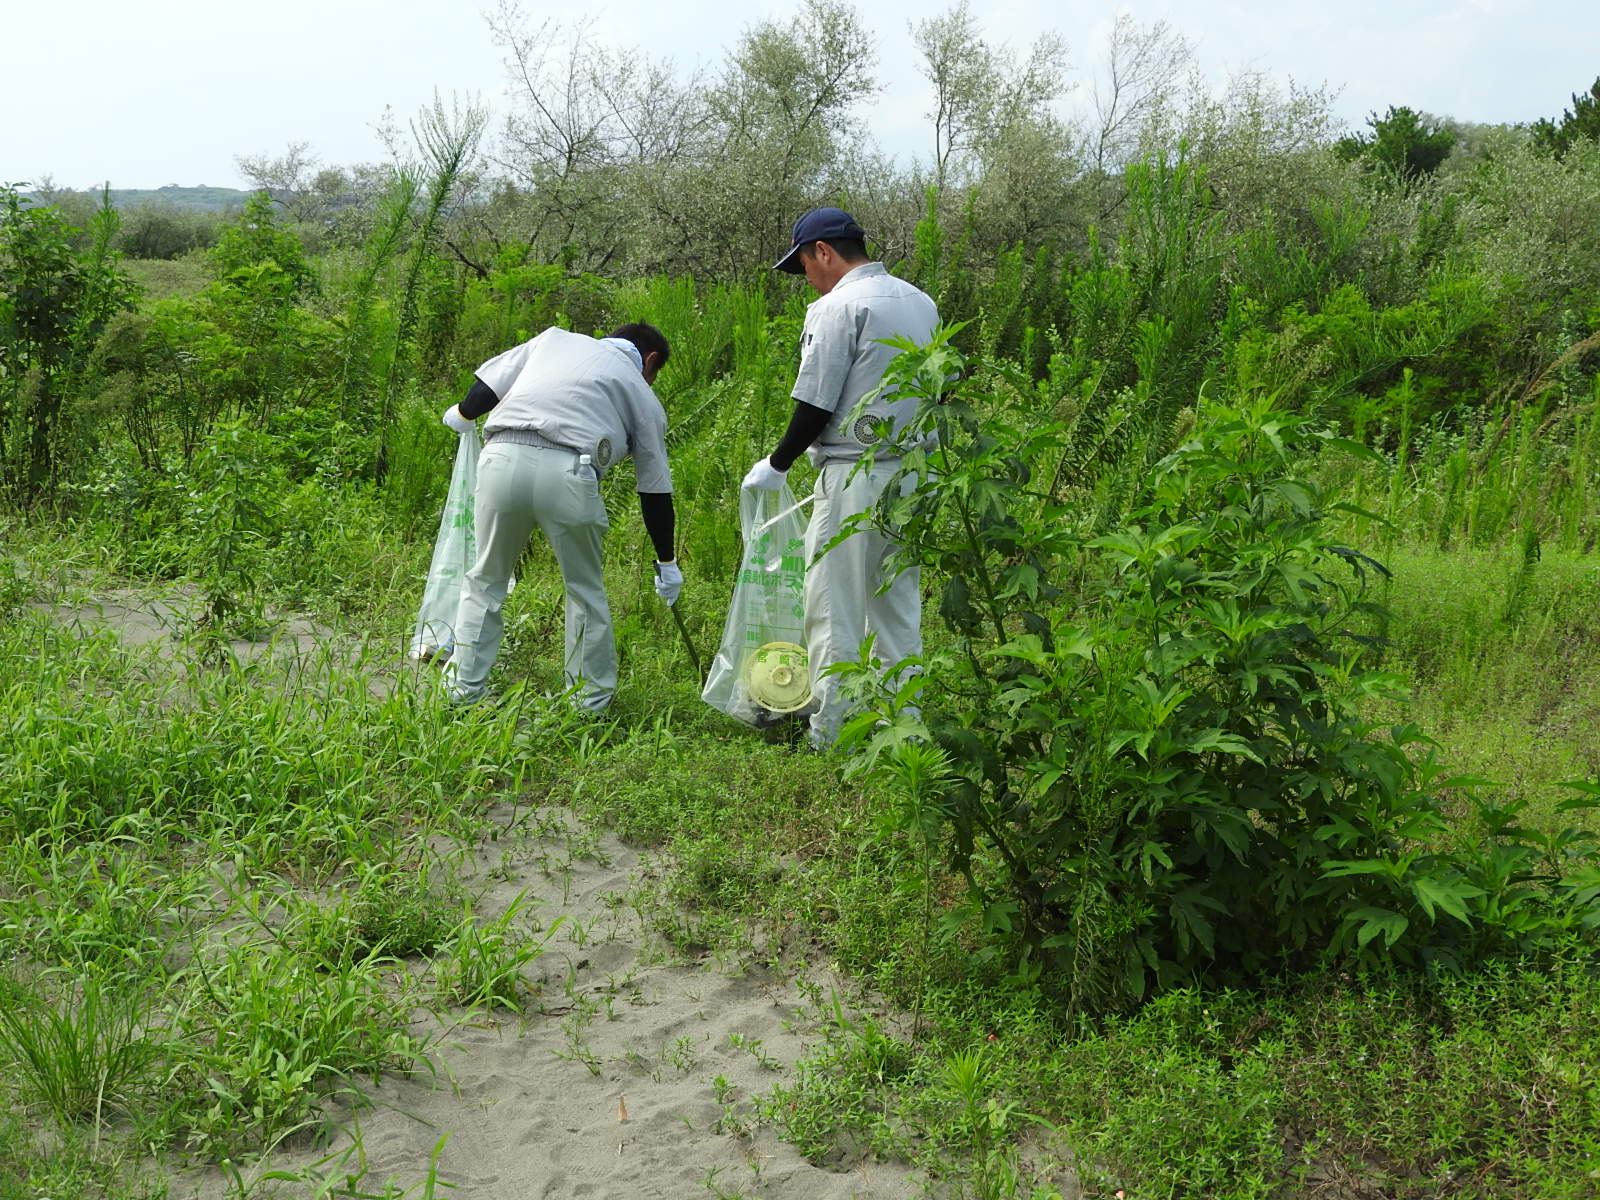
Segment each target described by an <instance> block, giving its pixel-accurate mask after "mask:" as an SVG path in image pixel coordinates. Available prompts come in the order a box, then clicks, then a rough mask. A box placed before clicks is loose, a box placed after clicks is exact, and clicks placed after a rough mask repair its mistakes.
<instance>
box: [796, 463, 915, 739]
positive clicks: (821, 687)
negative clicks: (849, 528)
mask: <svg viewBox="0 0 1600 1200" xmlns="http://www.w3.org/2000/svg"><path fill="white" fill-rule="evenodd" d="M855 465H856V464H855V463H853V462H830V463H828V464H826V465H825V466H824V467H823V468H822V470H821V471H819V472H818V473H817V487H816V500H815V501H814V502H813V505H812V509H811V523H810V525H808V526H807V527H806V563H807V567H806V586H805V611H806V615H805V633H806V657H807V659H808V661H809V663H810V666H811V695H812V698H813V700H814V702H815V703H816V705H817V707H816V709H815V711H814V712H813V713H812V714H811V735H810V736H811V742H812V744H813V745H815V746H818V747H820V748H824V749H825V748H827V747H829V746H831V745H833V743H834V742H835V741H837V740H838V737H839V730H840V729H841V728H842V727H843V725H844V722H845V719H846V717H847V716H848V715H849V711H848V705H847V704H846V703H845V702H844V700H843V698H842V697H841V696H840V694H839V677H838V676H836V675H824V674H823V673H822V672H823V671H825V670H826V669H827V668H828V667H830V666H832V665H833V664H834V663H837V662H853V661H856V660H857V659H858V658H859V656H860V653H861V642H862V640H863V639H864V638H865V637H866V636H867V634H869V633H870V634H873V635H875V639H874V642H873V650H872V653H873V656H874V657H876V658H877V659H879V660H880V661H881V662H883V664H884V665H885V666H888V667H892V666H893V665H894V664H895V663H897V662H899V661H900V660H901V659H903V658H909V657H910V656H912V655H914V654H921V653H922V590H921V571H920V570H919V569H918V568H916V567H912V568H910V569H908V570H906V571H903V572H902V573H901V574H900V575H898V576H896V577H895V580H894V582H893V583H892V584H891V585H890V586H889V589H888V591H886V592H883V593H882V594H880V593H879V590H878V589H879V588H880V587H881V586H882V585H883V582H884V578H885V572H884V563H885V561H886V560H887V558H888V557H889V554H890V552H891V551H892V550H894V548H895V546H896V544H897V543H895V542H894V541H892V540H891V539H889V538H886V537H884V536H883V535H882V534H881V533H879V532H878V531H876V530H872V529H863V530H861V531H860V532H858V533H855V534H853V535H852V536H850V537H848V538H846V539H845V540H844V541H842V542H840V543H839V544H838V545H837V546H835V547H834V548H833V549H832V550H829V551H828V552H827V553H826V554H824V555H823V556H822V557H821V558H820V559H817V557H816V555H817V551H818V550H820V549H822V547H824V546H826V545H827V544H828V543H829V542H830V541H831V540H832V539H833V538H834V536H835V535H837V534H838V532H839V530H840V528H841V527H842V526H843V524H844V521H845V519H846V518H847V517H850V516H851V515H853V514H855V513H859V512H866V511H867V510H868V509H870V508H872V507H873V506H874V505H875V504H877V502H878V497H879V496H880V495H882V494H883V489H884V486H885V485H886V484H887V483H888V482H889V477H890V476H891V475H893V474H894V473H895V471H896V470H897V469H898V468H899V465H900V464H899V463H898V462H894V461H888V462H883V463H880V464H878V465H877V466H875V467H874V468H873V469H872V470H871V471H859V472H857V473H856V475H855V477H854V478H850V473H851V471H852V470H853V469H854V468H855Z"/></svg>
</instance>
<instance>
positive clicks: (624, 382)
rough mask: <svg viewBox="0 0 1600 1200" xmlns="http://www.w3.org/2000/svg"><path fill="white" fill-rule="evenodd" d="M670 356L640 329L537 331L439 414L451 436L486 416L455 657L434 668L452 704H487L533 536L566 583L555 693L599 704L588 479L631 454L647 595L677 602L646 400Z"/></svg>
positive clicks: (596, 483) (612, 667) (600, 607)
mask: <svg viewBox="0 0 1600 1200" xmlns="http://www.w3.org/2000/svg"><path fill="white" fill-rule="evenodd" d="M669 352H670V351H669V347H668V345H667V339H666V338H665V337H663V336H662V335H661V331H660V330H658V329H656V328H655V327H654V326H653V325H645V324H631V325H624V326H622V327H621V328H620V329H617V330H615V331H614V332H613V333H612V334H611V335H610V336H608V337H604V338H592V337H585V336H584V335H583V334H580V333H569V332H567V331H566V330H564V329H556V328H550V329H546V330H545V331H544V332H543V333H541V334H539V335H538V336H537V337H535V338H533V339H531V340H529V341H526V342H524V343H522V345H520V346H516V347H514V348H513V349H511V350H507V351H506V352H505V353H504V354H501V355H498V356H496V357H495V358H491V359H490V360H489V361H488V362H486V363H484V364H483V366H481V367H479V368H478V369H477V371H476V372H474V374H475V375H476V379H475V380H474V382H473V384H472V387H471V389H470V390H469V391H468V392H467V395H466V398H465V399H463V400H462V401H461V403H460V404H457V405H454V406H452V407H451V408H450V410H449V411H448V412H446V413H445V414H444V423H445V424H446V425H448V426H449V427H450V428H451V429H454V430H456V431H457V432H458V433H462V432H465V431H466V430H468V429H470V428H471V427H472V422H473V420H474V419H475V418H477V417H479V416H481V415H483V414H484V413H490V414H491V415H490V417H489V419H488V420H487V421H486V422H484V446H483V453H482V455H481V456H480V457H479V459H478V490H477V494H476V498H475V512H474V529H475V532H476V535H477V553H478V559H477V562H476V563H474V564H473V566H472V568H471V570H469V571H468V572H467V574H466V578H465V579H464V580H463V582H462V587H461V603H460V607H459V608H458V609H457V613H456V628H455V643H456V647H455V653H454V655H453V656H452V657H451V659H450V662H449V665H448V666H447V667H446V669H445V687H446V689H447V690H448V691H449V693H450V698H451V700H452V701H453V702H455V703H458V704H473V703H476V702H477V701H479V700H481V699H483V697H484V696H485V695H486V694H487V686H486V684H487V680H488V678H489V668H490V667H492V666H493V665H494V660H495V657H496V655H498V654H499V652H500V635H501V631H502V622H501V617H500V607H501V605H502V604H504V603H505V598H506V589H507V586H508V585H509V583H510V581H511V573H512V571H513V569H514V568H515V567H516V565H517V559H518V558H519V557H520V556H521V554H522V551H523V549H524V548H525V547H526V546H527V544H528V538H529V536H530V535H531V534H532V532H533V527H534V526H535V525H537V526H538V527H539V528H540V529H542V530H543V531H544V535H545V537H547V538H549V539H550V545H551V548H552V549H554V550H555V555H556V563H557V564H558V565H559V566H560V568H561V581H562V583H563V584H565V585H566V593H567V602H566V680H567V686H568V687H569V688H575V689H576V703H577V705H578V707H580V708H582V709H584V710H586V711H588V712H591V713H600V712H604V711H605V709H606V706H607V705H609V704H610V703H611V696H612V693H613V692H614V691H615V690H616V686H617V650H616V643H615V641H614V640H613V638H612V634H611V607H610V605H609V604H608V603H607V601H606V589H605V582H604V579H603V578H602V576H601V570H600V543H601V538H602V537H603V535H604V534H605V531H606V527H607V525H608V521H607V519H606V509H605V505H604V504H603V503H602V502H601V499H600V480H601V478H602V477H603V476H604V475H605V473H606V471H608V470H609V469H610V468H611V467H612V466H614V465H615V464H616V463H617V462H620V461H621V460H622V459H624V458H626V457H627V456H628V455H630V454H631V455H633V462H634V473H635V475H636V477H637V481H638V483H637V486H638V491H639V509H640V512H641V513H642V514H643V516H644V527H645V531H646V533H648V534H649V536H650V541H651V543H652V545H653V546H654V548H655V553H656V579H655V588H656V595H657V596H659V597H661V599H662V600H664V601H665V602H666V603H667V604H669V605H670V604H672V602H673V601H675V600H676V599H677V598H678V590H679V589H680V588H681V587H682V586H683V572H682V571H681V570H679V568H678V564H677V562H676V561H675V559H674V556H673V547H672V542H673V524H674V516H673V508H672V475H671V474H670V472H669V471H668V469H667V443H666V434H667V414H666V412H665V410H664V409H663V408H662V407H661V402H660V401H659V400H657V399H656V396H655V393H654V392H653V391H651V390H650V389H651V385H652V384H653V383H655V379H656V373H657V372H658V371H660V370H661V368H662V367H663V366H664V365H665V364H666V361H667V355H668V353H669Z"/></svg>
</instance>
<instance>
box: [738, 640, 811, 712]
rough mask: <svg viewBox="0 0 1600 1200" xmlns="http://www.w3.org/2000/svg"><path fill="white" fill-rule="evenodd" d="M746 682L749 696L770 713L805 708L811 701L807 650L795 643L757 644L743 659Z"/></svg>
mask: <svg viewBox="0 0 1600 1200" xmlns="http://www.w3.org/2000/svg"><path fill="white" fill-rule="evenodd" d="M744 683H745V689H746V690H747V691H748V692H749V693H750V699H751V700H752V701H754V702H755V703H756V704H759V705H760V706H761V707H762V708H764V709H766V710H767V711H769V712H775V713H786V712H794V711H795V710H796V709H799V708H804V707H805V706H806V704H807V703H809V702H810V700H811V671H810V669H809V668H808V667H807V665H806V652H805V650H804V649H802V648H801V647H799V646H796V645H795V644H794V643H793V642H768V643H767V644H766V645H765V646H758V647H757V648H756V649H754V650H752V651H751V652H750V656H749V657H748V658H746V659H745V660H744Z"/></svg>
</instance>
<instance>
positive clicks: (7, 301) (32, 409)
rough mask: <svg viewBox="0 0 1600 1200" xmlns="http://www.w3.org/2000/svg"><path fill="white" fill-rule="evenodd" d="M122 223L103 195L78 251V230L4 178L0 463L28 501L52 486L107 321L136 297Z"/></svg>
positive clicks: (0, 204)
mask: <svg viewBox="0 0 1600 1200" xmlns="http://www.w3.org/2000/svg"><path fill="white" fill-rule="evenodd" d="M117 226H118V217H117V212H116V210H115V209H114V208H112V207H111V198H110V193H109V191H108V192H103V193H102V194H101V205H100V209H99V210H98V211H97V212H96V213H95V214H94V216H93V218H92V220H91V223H90V229H89V235H90V238H89V245H88V247H87V248H86V249H84V250H82V251H79V250H76V249H75V248H74V244H73V243H74V240H75V235H76V234H77V233H78V232H79V231H78V230H76V229H74V228H73V227H72V226H71V225H69V224H68V223H67V222H66V220H65V219H64V218H63V217H62V215H61V213H60V211H59V210H57V209H56V208H54V207H50V206H42V205H33V204H28V203H25V202H24V199H23V196H22V195H21V193H20V192H19V191H18V186H17V185H11V184H6V185H0V465H3V466H4V479H5V486H6V488H7V490H8V491H10V492H11V493H12V494H13V495H14V496H16V497H17V498H18V499H20V500H23V501H31V500H34V499H36V498H38V497H39V496H41V495H42V494H44V493H45V492H46V491H47V490H48V489H49V488H50V486H51V485H52V484H53V483H54V481H55V441H56V436H57V435H56V430H57V426H58V425H59V423H60V420H59V419H60V414H61V411H62V404H61V402H62V399H63V397H65V396H68V395H70V394H71V393H72V391H73V385H74V380H75V378H76V377H77V376H78V375H79V374H80V373H81V371H82V370H83V367H84V364H85V362H86V361H87V359H88V356H89V354H90V352H91V351H92V350H93V348H94V345H95V341H96V339H97V338H98V337H99V335H100V331H101V329H102V328H103V327H104V326H105V323H106V321H107V320H109V319H110V317H111V316H112V314H113V313H115V312H117V311H118V310H119V309H123V308H130V307H132V305H133V301H134V299H135V297H136V296H137V294H138V289H137V288H136V287H135V286H134V284H133V282H132V281H131V280H130V279H129V278H128V277H127V276H126V275H124V274H123V272H122V270H121V268H120V265H119V263H118V257H119V256H118V254H117V252H116V250H115V249H113V241H114V239H115V237H116V234H117Z"/></svg>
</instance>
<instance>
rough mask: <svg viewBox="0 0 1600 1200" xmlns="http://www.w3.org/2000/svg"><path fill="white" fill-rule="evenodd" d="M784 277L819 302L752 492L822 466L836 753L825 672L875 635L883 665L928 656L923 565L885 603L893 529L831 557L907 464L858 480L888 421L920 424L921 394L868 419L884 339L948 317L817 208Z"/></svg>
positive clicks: (913, 335)
mask: <svg viewBox="0 0 1600 1200" xmlns="http://www.w3.org/2000/svg"><path fill="white" fill-rule="evenodd" d="M774 266H775V267H776V269H777V270H779V271H785V272H787V273H788V274H791V275H804V276H805V277H806V282H808V283H809V284H810V285H811V286H812V287H813V288H815V289H816V290H817V292H818V293H819V298H818V299H816V300H814V301H812V303H811V306H810V308H808V309H807V310H806V323H805V329H804V331H803V332H802V334H801V343H800V372H799V374H798V376H796V378H795V383H794V390H793V392H792V393H791V395H792V396H793V398H794V400H795V406H794V414H793V416H791V417H790V419H789V428H788V431H787V432H785V433H784V435H783V438H782V440H781V441H779V443H778V448H777V449H776V450H774V451H773V452H772V454H771V455H769V456H768V457H766V458H763V459H761V460H760V461H759V462H757V463H756V464H755V466H753V467H751V468H750V472H749V474H747V475H746V476H745V477H744V486H745V487H747V488H762V489H766V490H769V491H776V490H777V489H778V488H779V487H781V486H782V484H783V480H784V474H785V472H787V471H788V469H789V467H790V466H791V465H792V464H793V463H794V460H795V459H796V458H798V457H799V456H800V453H801V452H802V451H805V450H809V451H810V454H811V461H812V464H813V465H814V466H816V468H817V471H818V474H817V486H816V500H815V503H814V507H813V508H812V512H811V524H810V526H809V527H808V528H807V530H806V560H807V562H808V563H809V564H810V566H809V567H808V568H807V572H806V584H805V634H806V654H807V658H808V660H809V662H810V667H811V681H812V696H813V697H814V699H815V702H816V705H817V707H816V710H815V711H814V712H813V713H812V716H811V734H810V738H811V744H812V746H813V747H815V748H817V749H827V748H828V747H831V746H832V745H833V743H834V742H835V741H836V740H837V739H838V736H839V730H840V728H841V727H842V726H843V725H844V720H845V716H846V713H845V708H844V705H843V703H842V701H841V699H840V697H839V694H838V691H839V685H838V679H837V677H836V676H833V675H825V674H823V672H824V671H825V670H826V669H827V668H828V667H830V666H832V665H833V664H834V663H837V662H845V661H849V660H852V659H854V658H855V657H856V655H857V654H858V653H859V652H860V647H861V642H862V639H863V638H865V637H866V636H867V634H869V633H871V634H874V635H875V637H876V648H877V652H878V654H879V655H880V657H881V658H882V659H883V661H884V662H888V663H894V662H898V661H899V660H901V659H903V658H909V657H911V656H912V655H917V654H921V653H922V594H921V590H920V573H919V572H918V570H917V569H916V568H915V567H912V568H910V569H908V570H905V571H902V572H901V573H900V574H899V575H898V576H896V577H895V580H894V582H893V584H891V585H890V587H889V590H888V591H887V592H884V593H883V594H881V595H880V594H879V588H880V586H881V585H882V584H883V582H884V565H885V562H886V560H887V558H888V556H889V553H890V552H891V551H892V550H894V548H895V546H896V543H895V542H894V541H892V540H891V539H890V538H888V537H886V536H885V535H884V534H883V533H882V532H880V531H877V530H873V529H861V530H858V531H857V532H856V533H855V534H854V535H852V536H851V537H850V538H848V539H846V540H845V541H843V542H841V543H840V544H839V545H837V546H835V547H834V548H833V549H831V550H829V551H828V552H827V553H826V554H824V555H823V556H822V557H821V559H818V558H817V553H818V552H819V551H820V550H821V549H822V548H823V547H824V546H826V545H827V544H828V543H829V542H830V541H832V540H833V538H834V537H835V536H836V535H837V534H838V533H839V531H840V529H841V528H842V527H843V524H844V521H845V520H846V518H848V517H850V516H852V515H853V514H855V513H860V512H866V511H867V510H869V509H871V508H872V507H873V506H874V505H875V504H876V503H877V502H878V497H879V496H880V495H882V493H883V489H884V485H885V484H886V483H887V482H888V480H889V477H890V476H891V475H893V474H894V473H895V471H896V470H898V469H899V465H900V463H899V459H898V458H890V457H887V456H879V457H877V458H876V459H875V460H874V461H873V464H872V468H871V470H864V471H858V472H856V473H855V474H854V476H853V477H852V474H851V473H852V471H853V470H854V469H855V467H856V465H857V463H858V461H859V460H860V458H861V454H862V451H863V450H865V449H866V447H867V446H869V445H871V444H872V443H873V442H874V441H876V440H877V432H876V431H877V430H878V429H879V428H880V422H882V421H884V420H888V421H889V422H891V424H892V428H893V430H894V432H895V433H896V434H898V433H899V432H900V430H901V429H903V428H904V427H905V426H906V424H908V423H909V422H910V421H911V419H912V418H913V417H914V416H915V415H916V406H917V400H916V398H915V397H912V396H905V397H901V396H896V395H883V396H877V397H875V398H874V399H873V400H872V401H871V402H870V403H869V404H868V405H867V406H866V408H865V410H864V412H862V413H859V414H858V413H856V411H855V410H856V407H857V405H858V404H859V402H860V401H861V399H862V398H863V397H865V396H867V395H868V394H869V393H872V392H874V391H875V390H876V389H877V388H878V386H879V385H880V384H881V383H882V382H883V373H884V369H885V368H886V367H887V366H888V364H889V360H890V359H892V358H893V357H894V356H895V355H896V354H897V353H899V351H897V350H895V349H894V348H893V347H891V346H886V345H884V344H883V343H882V341H881V339H883V338H892V337H902V338H908V339H910V340H911V341H913V342H916V343H918V344H919V345H920V344H924V343H926V342H928V341H930V340H931V339H932V337H933V332H934V329H935V327H936V326H937V325H938V323H939V312H938V309H937V308H936V307H935V306H934V303H933V301H932V300H931V299H929V298H928V296H927V295H925V294H924V293H923V292H921V291H919V290H918V289H916V288H915V287H913V286H912V285H911V284H909V283H906V282H905V281H904V280H902V279H897V278H895V277H894V276H893V275H891V274H889V272H888V271H887V270H886V269H885V268H884V266H883V264H882V263H877V262H872V261H871V260H869V259H868V258H867V248H866V234H865V233H864V232H863V231H862V229H861V226H860V225H858V224H856V222H855V219H854V218H853V217H851V216H850V214H849V213H847V212H844V211H843V210H841V209H837V208H817V209H813V210H812V211H810V212H808V213H806V214H805V215H804V216H803V217H801V218H800V219H799V220H798V221H796V222H795V225H794V239H793V244H792V245H791V246H790V247H789V252H788V253H787V254H785V255H784V256H783V257H782V258H781V259H779V260H778V262H777V263H776V264H774Z"/></svg>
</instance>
